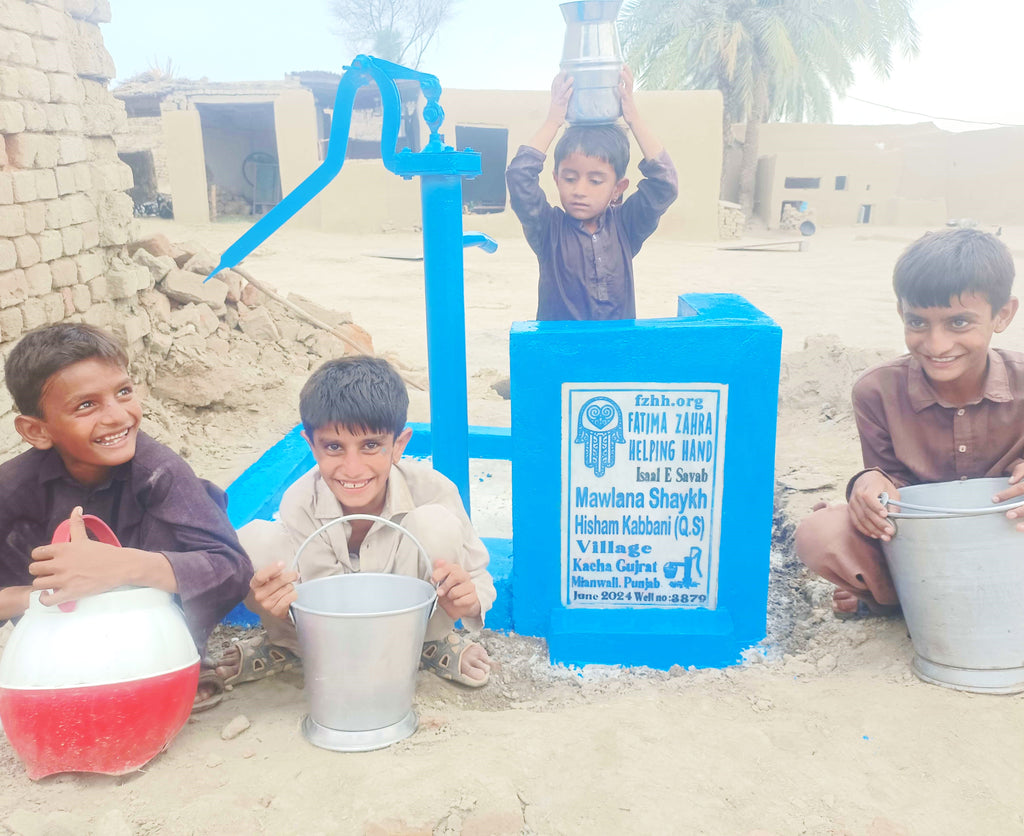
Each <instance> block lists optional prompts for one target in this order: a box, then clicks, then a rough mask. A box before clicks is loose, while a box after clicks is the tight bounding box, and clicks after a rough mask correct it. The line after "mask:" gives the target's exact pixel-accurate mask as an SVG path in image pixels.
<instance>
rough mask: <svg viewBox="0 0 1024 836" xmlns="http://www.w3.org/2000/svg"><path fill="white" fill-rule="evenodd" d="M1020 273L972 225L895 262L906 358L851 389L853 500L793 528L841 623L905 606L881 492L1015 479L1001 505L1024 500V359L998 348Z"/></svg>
mask: <svg viewBox="0 0 1024 836" xmlns="http://www.w3.org/2000/svg"><path fill="white" fill-rule="evenodd" d="M1013 277H1014V265H1013V257H1012V256H1011V255H1010V252H1009V250H1008V249H1007V248H1006V246H1005V245H1004V244H1003V243H1002V242H1001V241H1000V240H999V239H998V238H996V237H994V236H992V235H989V234H987V233H984V232H981V231H979V230H974V229H951V230H944V231H942V232H933V233H929V234H926V235H925V236H923V237H922V238H919V239H918V240H917V241H915V242H914V243H913V244H911V245H910V246H909V247H908V248H907V249H906V250H905V251H904V252H903V254H902V255H901V256H900V258H899V260H898V261H897V262H896V268H895V270H894V271H893V289H894V290H895V291H896V299H897V304H896V310H897V312H898V313H899V315H900V318H901V319H902V320H903V329H904V337H905V340H906V343H907V349H908V351H909V354H906V355H904V356H902V357H899V358H897V359H895V360H891V361H889V362H887V363H883V364H881V365H879V366H875V367H874V368H872V369H869V370H868V371H866V372H865V373H864V374H863V375H862V376H861V377H860V378H859V379H858V380H857V382H856V383H855V384H854V387H853V407H854V414H855V416H856V419H857V429H858V432H859V433H860V442H861V450H862V452H863V456H864V467H865V469H864V470H862V471H861V472H860V473H858V474H856V475H855V476H854V477H853V478H852V479H851V480H850V482H849V484H848V485H847V488H846V497H847V500H848V502H849V504H848V505H834V506H831V507H827V506H826V505H825V503H819V504H818V505H817V506H816V507H815V510H814V513H812V514H811V515H810V516H809V517H807V518H806V519H804V520H803V522H801V523H800V526H799V527H798V529H797V532H796V552H797V555H798V556H799V557H800V559H801V560H802V561H803V562H804V563H805V564H806V565H807V566H808V567H809V568H810V569H812V570H813V571H815V572H817V573H818V574H819V575H821V576H822V577H823V578H825V579H826V580H829V581H831V582H832V583H834V584H835V585H836V589H835V591H834V593H833V596H832V608H833V611H834V612H835V614H836V615H837V616H838V617H851V616H855V615H868V614H887V613H894V612H896V611H897V610H898V601H897V597H896V591H895V589H894V588H893V585H892V579H891V577H890V575H889V570H888V567H887V566H886V563H885V558H884V556H883V554H882V549H881V545H880V543H879V541H888V540H889V538H890V537H891V536H892V535H893V534H894V533H895V529H894V528H893V525H892V523H891V522H889V521H888V520H887V519H886V518H887V516H888V514H887V512H886V509H885V506H884V505H882V503H881V502H880V501H879V496H880V495H881V494H882V493H887V494H888V495H889V496H890V497H894V498H898V497H899V488H901V487H903V486H905V485H916V484H923V483H929V482H948V481H953V480H956V479H972V478H977V477H984V476H989V477H993V476H1009V481H1008V482H1007V487H1006V489H1005V490H1002V491H1000V492H999V493H997V494H996V495H995V496H994V497H993V498H992V500H993V502H1004V501H1006V500H1007V499H1010V498H1012V497H1015V496H1020V495H1021V494H1024V482H1022V481H1021V480H1022V479H1024V354H1019V353H1017V352H1011V351H1003V350H1001V349H992V348H990V347H989V343H990V342H991V341H992V336H993V334H997V333H1000V332H1001V331H1003V330H1005V328H1006V327H1007V326H1008V325H1009V324H1010V322H1011V320H1012V319H1013V317H1014V314H1016V312H1017V299H1016V298H1015V297H1013V296H1011V295H1010V291H1011V289H1012V286H1013ZM1006 516H1007V517H1009V518H1011V519H1019V518H1021V517H1024V511H1021V510H1016V511H1008V512H1007V513H1006ZM1017 528H1018V529H1020V530H1024V523H1018V524H1017Z"/></svg>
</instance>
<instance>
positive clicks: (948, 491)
mask: <svg viewBox="0 0 1024 836" xmlns="http://www.w3.org/2000/svg"><path fill="white" fill-rule="evenodd" d="M1006 487H1007V482H1006V479H1001V478H992V479H968V480H965V481H960V482H940V483H937V484H931V485H913V486H910V487H906V488H901V489H900V498H899V500H891V499H888V498H887V497H885V496H884V495H883V502H884V503H886V504H888V505H889V506H895V508H898V510H896V511H893V510H890V512H889V519H890V520H892V521H893V524H894V525H895V527H896V534H895V535H894V536H893V538H892V539H891V540H890V541H889V542H888V543H885V542H883V543H882V549H883V551H884V552H885V557H886V560H887V561H888V564H889V571H890V572H891V574H892V579H893V584H894V585H895V587H896V593H897V594H898V595H899V599H900V604H901V605H902V606H903V614H904V616H905V618H906V621H907V629H908V630H909V632H910V637H911V640H912V641H913V643H914V652H915V656H914V661H913V670H914V673H916V674H917V675H918V676H919V677H920V678H921V679H923V680H925V681H926V682H931V683H934V684H936V685H943V686H945V687H947V688H956V689H958V690H961V691H976V692H979V693H988V694H1013V693H1017V692H1019V691H1024V532H1020V531H1017V530H1016V521H1015V520H1009V519H1007V518H1006V512H1007V511H1008V510H1011V509H1013V508H1019V507H1021V506H1024V502H1022V501H1021V500H1019V499H1015V500H1012V501H1009V502H1004V503H1001V504H999V505H993V504H992V496H993V495H994V494H996V493H998V492H999V491H1001V490H1004V489H1005V488H1006Z"/></svg>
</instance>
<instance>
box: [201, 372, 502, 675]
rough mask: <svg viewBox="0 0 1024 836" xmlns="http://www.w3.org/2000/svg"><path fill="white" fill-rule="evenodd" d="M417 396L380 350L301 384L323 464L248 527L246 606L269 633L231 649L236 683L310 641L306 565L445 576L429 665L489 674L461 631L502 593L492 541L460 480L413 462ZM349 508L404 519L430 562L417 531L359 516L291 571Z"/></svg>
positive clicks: (283, 663) (228, 661)
mask: <svg viewBox="0 0 1024 836" xmlns="http://www.w3.org/2000/svg"><path fill="white" fill-rule="evenodd" d="M408 406H409V395H408V392H407V391H406V388H405V384H404V383H403V382H402V379H401V378H400V377H399V376H398V373H397V372H396V371H395V370H394V368H392V367H391V366H390V365H389V364H388V363H387V361H385V360H381V359H379V358H375V357H363V356H359V357H345V358H340V359H336V360H329V361H328V362H326V363H324V364H323V365H322V366H321V367H320V368H318V369H317V370H316V371H315V372H314V373H313V374H312V376H311V377H310V379H309V380H308V381H307V382H306V385H305V386H304V387H303V388H302V392H301V393H300V395H299V415H300V418H301V420H302V427H303V432H302V435H303V437H304V438H305V439H306V441H307V442H308V443H309V446H310V449H311V450H312V451H313V458H314V460H315V461H316V467H314V468H312V469H311V470H310V471H309V472H307V473H306V474H304V475H303V476H300V477H299V478H298V479H297V480H296V481H295V483H294V484H293V485H291V487H289V488H288V490H287V491H285V494H284V496H283V497H282V499H281V508H280V512H279V518H278V519H277V520H274V521H266V520H255V521H253V522H252V523H249V525H247V526H245V527H244V528H242V529H241V531H240V532H239V535H240V536H241V538H242V542H243V544H244V545H245V546H246V549H247V551H248V552H249V556H250V558H251V559H252V562H253V565H254V567H255V568H256V574H255V575H254V577H253V580H252V584H251V586H252V594H251V595H250V596H249V597H248V598H247V599H246V605H247V606H248V607H249V608H250V609H251V610H253V611H254V612H256V613H257V614H258V615H259V616H260V619H261V621H262V622H263V626H264V628H265V629H266V634H267V635H266V640H263V639H262V638H259V639H256V640H247V641H244V642H239V643H237V644H236V645H235V647H234V648H233V649H232V652H231V653H230V654H229V655H227V656H225V658H224V659H223V660H222V662H221V664H220V667H219V668H218V670H219V671H220V672H221V674H222V675H223V677H224V680H225V683H226V684H228V685H235V684H238V683H241V682H248V681H251V680H255V679H259V678H260V677H261V676H264V675H266V674H268V673H275V672H277V671H280V670H287V669H288V668H289V667H291V666H292V665H294V664H295V661H296V659H295V656H296V655H297V653H298V652H299V650H300V648H299V644H298V637H297V635H296V632H295V626H294V625H293V624H292V623H291V622H290V621H288V620H287V615H288V608H289V606H290V605H291V603H292V602H293V601H295V600H296V597H297V593H296V590H295V582H296V581H297V580H298V577H299V575H300V574H301V577H302V579H303V580H314V579H316V578H323V577H329V576H331V575H337V574H347V573H350V572H390V573H394V574H401V575H411V576H413V577H419V578H423V579H424V580H430V581H432V582H433V583H434V584H436V585H437V595H438V606H437V609H436V611H435V612H434V614H433V615H432V616H431V618H430V621H429V623H428V625H427V632H426V641H425V642H424V645H423V653H422V663H423V666H424V667H425V668H427V669H429V670H431V671H433V672H434V673H436V674H437V675H438V676H440V677H441V678H443V679H447V680H450V681H453V682H457V683H459V684H462V685H467V686H470V687H479V686H481V685H485V684H486V683H487V681H488V680H489V678H490V659H489V658H488V655H487V652H486V651H485V650H484V648H483V647H482V646H481V645H479V644H477V643H475V642H471V641H469V640H468V639H467V638H466V637H465V636H463V635H462V634H460V633H457V632H455V631H454V629H453V628H454V625H455V622H456V621H457V620H459V619H461V620H462V621H463V623H464V624H465V625H466V626H467V627H470V628H472V629H479V628H481V627H483V620H484V614H485V613H486V611H487V610H488V609H489V608H490V606H491V604H492V603H493V602H494V599H495V590H494V583H493V581H492V580H491V576H490V574H489V573H488V571H487V564H488V562H489V556H488V554H487V549H486V547H485V546H484V544H483V542H482V541H481V540H480V538H479V537H478V536H477V535H476V532H475V531H474V530H473V524H472V523H471V522H470V520H469V517H468V516H467V514H466V512H465V509H464V508H463V506H462V500H461V498H460V496H459V492H458V489H457V488H456V487H455V485H454V484H453V483H452V482H451V481H450V480H449V479H447V478H445V477H444V476H442V475H441V474H440V473H438V472H437V471H435V470H433V469H432V468H430V467H428V466H427V465H424V464H420V463H418V462H413V461H408V460H403V458H402V454H403V452H404V451H405V446H406V444H408V442H409V438H410V436H411V435H412V430H411V429H410V428H409V427H406V425H405V423H406V414H407V411H408ZM349 514H372V515H374V516H377V517H383V518H384V519H386V520H389V521H392V522H395V523H397V524H400V525H401V526H403V527H404V528H405V529H407V530H408V531H409V532H410V533H411V534H412V535H413V537H415V538H416V539H417V540H418V541H419V542H420V543H421V544H422V545H423V547H424V550H425V551H426V553H427V555H428V556H429V558H430V566H429V569H428V568H427V567H425V566H424V565H423V562H422V561H421V558H420V553H419V550H418V549H417V547H416V545H415V543H414V542H413V541H412V540H411V539H410V538H409V537H406V536H404V535H403V534H401V533H400V532H398V531H396V530H395V529H393V528H391V527H389V526H387V525H385V524H383V523H381V522H379V521H370V520H350V521H347V522H344V523H340V524H338V525H334V526H331V527H330V528H327V529H325V530H324V531H323V532H321V533H320V535H319V536H317V537H315V538H313V539H312V540H311V541H310V542H309V543H308V544H307V545H306V547H305V549H303V551H302V553H301V555H300V558H299V563H298V570H299V572H298V573H296V572H295V571H292V569H291V563H292V560H291V557H290V556H291V555H295V554H296V553H297V551H298V549H299V547H300V546H301V544H302V543H303V542H304V541H305V540H306V538H307V537H309V536H310V535H312V534H313V533H314V532H315V531H316V530H317V529H319V528H320V527H321V526H323V525H324V524H325V523H328V522H330V521H331V520H333V519H336V518H338V517H340V516H343V515H349ZM282 555H285V556H288V560H287V561H285V560H282Z"/></svg>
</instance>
